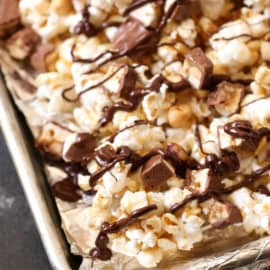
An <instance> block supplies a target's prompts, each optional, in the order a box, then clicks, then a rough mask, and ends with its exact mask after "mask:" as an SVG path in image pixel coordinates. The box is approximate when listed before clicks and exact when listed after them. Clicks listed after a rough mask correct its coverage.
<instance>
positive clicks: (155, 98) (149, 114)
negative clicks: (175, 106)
mask: <svg viewBox="0 0 270 270" xmlns="http://www.w3.org/2000/svg"><path fill="white" fill-rule="evenodd" d="M174 100H175V98H174V95H170V94H168V93H167V87H166V86H165V85H164V84H162V86H161V88H160V92H159V93H156V92H152V93H150V94H148V95H146V96H145V97H144V98H143V101H142V107H143V110H144V113H145V115H146V118H147V120H149V121H154V120H156V119H157V121H158V124H163V123H165V122H167V114H166V113H167V111H168V109H169V108H170V106H171V105H172V103H173V102H174Z"/></svg>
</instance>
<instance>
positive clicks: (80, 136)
mask: <svg viewBox="0 0 270 270" xmlns="http://www.w3.org/2000/svg"><path fill="white" fill-rule="evenodd" d="M96 145H97V138H96V137H95V136H94V135H92V134H89V133H74V134H71V135H69V136H68V137H67V138H66V140H65V143H64V146H63V159H64V160H65V161H69V162H70V161H71V162H82V161H83V160H84V159H86V158H87V157H89V156H90V155H91V154H92V153H93V151H94V149H95V147H96Z"/></svg>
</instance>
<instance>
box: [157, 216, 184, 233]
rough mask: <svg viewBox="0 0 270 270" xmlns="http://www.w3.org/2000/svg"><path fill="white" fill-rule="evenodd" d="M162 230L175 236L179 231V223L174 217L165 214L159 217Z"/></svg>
mask: <svg viewBox="0 0 270 270" xmlns="http://www.w3.org/2000/svg"><path fill="white" fill-rule="evenodd" d="M161 222H162V228H163V230H165V231H166V232H168V233H170V234H177V233H178V231H179V229H180V228H179V223H178V220H177V218H176V216H174V215H172V214H170V213H166V214H164V215H162V217H161Z"/></svg>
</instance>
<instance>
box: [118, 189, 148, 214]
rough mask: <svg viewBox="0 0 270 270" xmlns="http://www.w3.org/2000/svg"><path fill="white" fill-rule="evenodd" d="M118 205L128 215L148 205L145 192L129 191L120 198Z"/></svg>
mask: <svg viewBox="0 0 270 270" xmlns="http://www.w3.org/2000/svg"><path fill="white" fill-rule="evenodd" d="M120 205H121V208H122V209H123V210H124V211H126V212H127V213H130V212H132V211H133V210H136V209H138V208H142V207H145V206H147V205H148V201H147V197H146V192H145V191H139V192H134V193H132V192H130V191H127V192H126V193H125V194H124V196H123V197H122V199H121V202H120Z"/></svg>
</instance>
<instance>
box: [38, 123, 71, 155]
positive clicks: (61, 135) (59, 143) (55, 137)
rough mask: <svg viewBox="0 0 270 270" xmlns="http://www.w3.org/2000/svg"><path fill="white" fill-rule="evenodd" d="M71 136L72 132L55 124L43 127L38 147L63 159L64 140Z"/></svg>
mask: <svg viewBox="0 0 270 270" xmlns="http://www.w3.org/2000/svg"><path fill="white" fill-rule="evenodd" d="M69 135H70V131H68V130H66V129H64V128H62V127H61V126H59V125H56V124H54V123H51V122H49V123H47V124H45V125H44V126H43V128H42V130H41V133H40V135H39V137H38V138H37V139H36V143H37V146H38V147H40V148H41V149H42V150H44V151H45V152H46V153H49V154H51V155H52V156H56V157H62V147H63V144H64V140H65V139H66V138H67V137H68V136H69Z"/></svg>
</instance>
